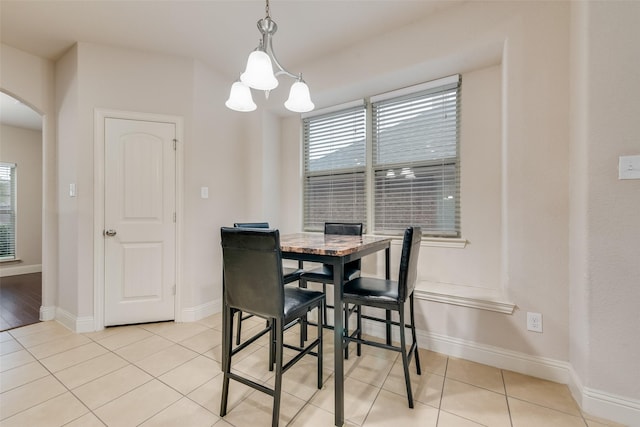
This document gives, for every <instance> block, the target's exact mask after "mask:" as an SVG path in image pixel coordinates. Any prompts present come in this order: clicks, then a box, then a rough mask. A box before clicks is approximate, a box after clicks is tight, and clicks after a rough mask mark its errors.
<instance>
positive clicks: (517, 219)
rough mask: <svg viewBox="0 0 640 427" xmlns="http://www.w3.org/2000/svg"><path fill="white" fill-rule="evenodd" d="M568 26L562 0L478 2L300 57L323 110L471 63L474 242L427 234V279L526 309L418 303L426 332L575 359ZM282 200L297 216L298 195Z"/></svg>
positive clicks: (467, 209)
mask: <svg viewBox="0 0 640 427" xmlns="http://www.w3.org/2000/svg"><path fill="white" fill-rule="evenodd" d="M568 28H569V5H568V4H567V3H528V2H518V3H505V2H496V3H493V2H492V3H476V2H472V3H470V4H466V5H463V6H460V7H454V8H449V9H447V10H445V11H444V12H442V13H439V14H437V15H435V16H432V17H429V18H426V19H424V20H422V21H418V22H416V23H415V24H414V25H411V26H407V27H404V28H403V29H401V30H398V31H394V32H392V33H388V34H381V35H380V36H379V37H378V38H375V39H371V40H368V41H367V43H366V44H361V45H357V46H353V47H352V48H350V49H348V50H346V51H343V52H338V53H336V54H335V55H334V56H332V57H331V58H323V59H322V60H319V61H318V62H317V63H314V64H305V66H304V68H303V69H304V72H305V76H306V80H307V81H308V82H309V84H310V85H311V88H312V91H313V94H314V98H315V100H316V102H317V105H318V107H320V108H321V107H323V106H328V105H331V104H338V103H341V102H346V101H349V100H353V99H356V98H357V97H362V96H365V95H374V94H377V93H381V92H385V91H388V90H391V89H395V88H400V87H404V86H408V85H411V84H417V83H420V82H423V81H428V80H430V79H435V78H438V77H444V76H447V75H450V74H455V73H461V74H462V87H463V89H462V112H461V117H462V123H463V128H462V132H461V152H462V154H461V155H462V158H461V163H462V208H463V211H462V226H463V229H462V237H463V238H467V239H468V240H469V245H468V246H467V247H466V248H465V249H448V248H433V247H429V246H423V248H422V250H421V257H420V270H419V277H420V278H421V279H423V280H429V281H433V282H444V283H454V284H456V285H466V286H468V287H475V288H483V287H485V288H493V289H498V290H499V291H500V292H501V294H502V297H503V298H504V299H506V300H507V301H511V302H513V303H515V304H516V306H517V308H516V311H515V313H514V314H513V315H506V314H500V313H495V312H489V311H484V310H477V309H469V308H465V307H459V306H454V305H448V304H441V303H434V302H429V301H420V302H419V303H418V304H417V312H418V320H417V321H418V326H419V327H420V329H422V330H423V331H425V332H426V333H427V334H429V336H431V337H450V338H452V339H457V340H459V341H461V342H473V343H478V344H481V345H484V346H493V347H497V348H500V349H504V350H509V351H515V352H520V353H523V354H527V355H532V356H537V357H546V358H551V359H555V360H560V361H568V359H569V346H568V315H567V313H568V309H569V300H568V291H569V288H568V269H567V263H568V250H567V235H568V231H567V227H568V201H567V200H568V171H567V168H568V166H567V165H568V132H569V127H568V89H567V87H566V86H567V83H568V64H569V62H568V53H569V49H568V47H569V46H568V41H569V40H568V34H569V32H568ZM381 58H382V60H381ZM307 70H308V71H307ZM491 92H493V98H491V97H489V98H486V97H487V94H488V93H491ZM488 99H491V100H490V101H489V100H488ZM550 100H552V101H551V102H550ZM283 126H286V127H287V128H288V129H287V130H286V132H284V134H285V135H286V136H287V137H288V138H291V140H288V141H286V146H287V150H295V152H296V153H298V155H299V153H300V140H299V128H294V127H295V126H296V124H295V122H293V121H292V120H285V121H284V122H283ZM297 126H299V124H298V125H297ZM287 155H290V154H287ZM482 156H486V158H485V161H484V162H483V157H482ZM483 165H486V166H487V168H486V169H484V170H483V169H482V166H483ZM285 173H286V174H287V175H286V177H284V179H283V186H284V187H283V190H282V192H283V193H284V192H285V189H286V192H288V193H296V191H292V188H291V184H289V182H292V181H295V182H300V171H299V169H297V168H289V169H287V170H286V172H285ZM478 184H482V185H478ZM297 193H298V194H301V192H300V191H299V189H298V191H297ZM287 200H288V203H287V204H284V206H285V209H288V210H289V211H290V212H294V211H297V212H298V216H297V217H296V219H295V222H297V223H301V220H300V218H301V213H300V208H299V206H300V204H301V198H297V199H294V198H292V197H290V196H288V197H287ZM288 215H289V216H290V217H291V216H292V214H291V213H289V214H288ZM527 311H533V312H539V313H542V314H543V317H544V326H545V330H544V333H543V334H538V333H533V332H528V331H526V323H525V317H526V312H527ZM434 343H435V341H434ZM425 344H427V343H425ZM429 344H430V343H429ZM434 345H435V344H434Z"/></svg>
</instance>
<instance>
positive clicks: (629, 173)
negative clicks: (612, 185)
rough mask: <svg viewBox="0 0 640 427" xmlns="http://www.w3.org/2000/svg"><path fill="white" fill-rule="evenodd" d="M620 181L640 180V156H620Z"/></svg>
mask: <svg viewBox="0 0 640 427" xmlns="http://www.w3.org/2000/svg"><path fill="white" fill-rule="evenodd" d="M618 179H640V156H620V161H619V164H618Z"/></svg>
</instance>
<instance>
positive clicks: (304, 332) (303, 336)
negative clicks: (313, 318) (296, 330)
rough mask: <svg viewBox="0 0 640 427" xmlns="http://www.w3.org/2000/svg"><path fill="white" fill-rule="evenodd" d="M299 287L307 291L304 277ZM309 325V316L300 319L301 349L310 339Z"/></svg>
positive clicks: (299, 282) (300, 280)
mask: <svg viewBox="0 0 640 427" xmlns="http://www.w3.org/2000/svg"><path fill="white" fill-rule="evenodd" d="M298 287H300V288H303V289H306V288H307V281H306V280H305V279H303V278H302V277H300V279H299V280H298ZM307 325H308V322H307V315H306V314H305V315H304V316H303V317H301V318H300V347H304V342H305V341H306V340H307V339H308V336H307Z"/></svg>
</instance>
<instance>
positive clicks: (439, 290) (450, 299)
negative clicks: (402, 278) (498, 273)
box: [415, 281, 516, 314]
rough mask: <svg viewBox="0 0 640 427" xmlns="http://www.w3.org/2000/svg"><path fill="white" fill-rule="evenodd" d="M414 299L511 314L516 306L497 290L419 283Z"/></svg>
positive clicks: (426, 282)
mask: <svg viewBox="0 0 640 427" xmlns="http://www.w3.org/2000/svg"><path fill="white" fill-rule="evenodd" d="M415 297H416V298H417V299H421V300H427V301H434V302H440V303H444V304H452V305H458V306H462V307H470V308H477V309H480V310H488V311H495V312H497V313H505V314H513V311H514V310H515V307H516V305H515V304H514V303H512V302H509V301H507V300H506V298H505V297H504V295H503V294H502V292H501V291H499V290H494V289H485V288H476V287H473V286H464V285H453V284H450V283H437V282H428V281H420V282H418V283H417V284H416V289H415Z"/></svg>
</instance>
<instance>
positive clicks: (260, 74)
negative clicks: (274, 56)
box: [240, 50, 278, 90]
mask: <svg viewBox="0 0 640 427" xmlns="http://www.w3.org/2000/svg"><path fill="white" fill-rule="evenodd" d="M240 81H241V82H242V83H244V84H246V85H247V86H249V87H250V88H252V89H257V90H271V89H275V88H277V87H278V79H276V76H275V75H274V74H273V65H271V58H269V55H267V53H266V52H263V51H261V50H254V51H253V52H251V54H249V59H247V68H246V69H245V71H244V73H242V74H241V75H240Z"/></svg>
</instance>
